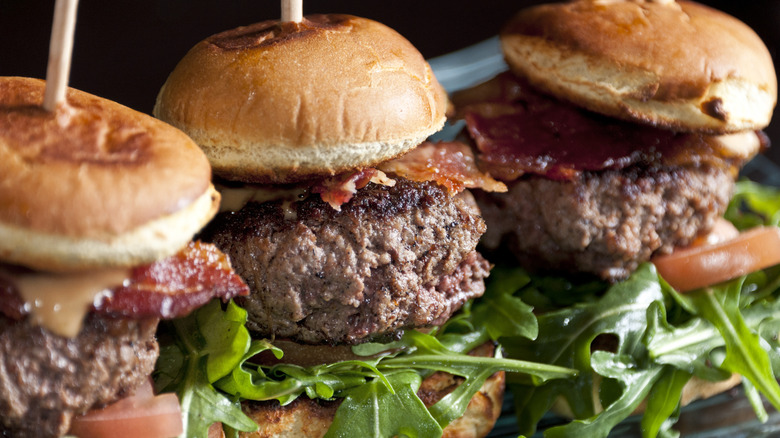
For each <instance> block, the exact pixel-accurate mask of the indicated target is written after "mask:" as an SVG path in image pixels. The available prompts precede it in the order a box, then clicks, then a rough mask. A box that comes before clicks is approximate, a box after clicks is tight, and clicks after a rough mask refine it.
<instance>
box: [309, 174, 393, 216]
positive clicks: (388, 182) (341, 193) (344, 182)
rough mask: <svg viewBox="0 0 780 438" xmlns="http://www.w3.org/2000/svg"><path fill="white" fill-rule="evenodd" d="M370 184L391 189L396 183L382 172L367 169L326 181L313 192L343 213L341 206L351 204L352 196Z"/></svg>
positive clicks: (317, 185) (320, 183)
mask: <svg viewBox="0 0 780 438" xmlns="http://www.w3.org/2000/svg"><path fill="white" fill-rule="evenodd" d="M369 182H373V183H375V184H381V185H385V186H389V187H392V186H394V185H395V181H394V180H392V179H390V178H388V177H387V175H385V173H384V172H382V171H381V170H378V169H374V168H367V169H363V170H359V171H357V172H350V173H343V174H340V175H336V176H334V177H332V178H327V179H324V180H322V181H320V182H319V183H317V184H315V185H314V186H313V187H312V189H311V191H312V192H313V193H318V194H319V195H320V197H321V198H322V200H323V201H325V202H327V203H328V204H330V206H331V207H333V208H334V209H335V210H338V211H341V206H342V205H343V204H346V203H347V202H349V200H350V199H352V196H354V195H355V193H357V191H358V190H360V189H362V188H363V187H365V186H367V185H368V183H369Z"/></svg>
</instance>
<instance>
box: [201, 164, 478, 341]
mask: <svg viewBox="0 0 780 438" xmlns="http://www.w3.org/2000/svg"><path fill="white" fill-rule="evenodd" d="M397 181H398V183H397V184H396V185H395V186H394V187H386V186H382V185H376V184H369V185H368V186H366V187H365V188H363V189H361V190H359V191H358V192H357V194H356V195H355V197H354V198H353V199H352V200H351V201H350V202H349V203H347V204H344V205H343V206H342V208H341V211H336V210H334V209H333V208H332V207H330V206H329V205H327V204H325V203H324V202H322V200H321V199H320V198H319V196H309V197H308V198H306V199H305V200H303V201H300V202H296V203H293V204H290V205H288V206H287V207H288V208H287V209H286V213H287V216H285V209H284V208H283V206H282V204H281V202H271V203H265V204H258V203H250V204H248V205H247V206H245V207H244V208H243V209H242V210H241V211H239V212H236V213H223V214H221V215H220V216H218V217H217V219H216V220H215V221H214V222H213V223H212V225H211V226H210V227H209V228H208V229H207V231H206V232H205V233H204V235H203V238H205V239H207V240H211V241H213V242H214V243H215V244H216V245H217V246H218V247H219V248H220V249H221V250H222V251H224V252H225V253H227V254H228V255H229V257H230V259H231V262H232V264H233V267H234V268H235V269H236V272H238V273H239V274H240V275H241V276H242V277H243V278H244V279H245V280H246V282H247V283H248V284H249V286H250V288H251V289H252V293H251V294H250V296H249V297H246V298H241V299H240V300H239V302H240V304H241V305H242V306H244V307H245V308H246V309H247V310H248V311H249V313H250V317H249V318H250V321H249V327H250V329H252V330H254V331H256V332H258V333H259V334H261V335H263V336H275V337H284V338H289V339H291V340H293V341H296V342H303V343H312V344H316V343H329V344H336V343H348V344H355V343H360V342H365V341H367V340H369V339H374V338H377V337H392V336H395V335H398V334H399V333H400V332H401V331H402V330H403V329H404V328H409V327H420V326H427V325H432V324H437V323H441V322H443V321H444V320H446V319H447V318H448V317H449V316H450V315H451V314H452V313H453V312H454V311H456V310H458V309H459V308H460V307H461V305H462V304H463V303H464V302H465V301H467V300H468V299H471V298H474V297H477V296H480V295H481V294H482V293H483V291H484V284H483V279H484V278H485V277H487V275H488V269H489V265H488V263H487V262H486V261H485V260H484V259H483V258H482V257H481V256H480V255H479V254H477V253H476V252H475V251H474V250H475V248H476V245H477V242H478V240H479V238H480V236H481V235H482V233H483V232H484V231H485V225H484V221H483V220H482V218H481V217H480V215H479V211H478V209H477V208H476V205H475V204H474V202H473V199H472V198H471V195H470V194H468V193H464V194H462V195H460V196H458V197H454V198H450V197H449V196H447V194H446V192H445V191H444V189H442V188H440V187H439V186H436V185H435V184H432V183H413V182H410V181H407V180H404V179H401V178H398V179H397ZM291 213H292V214H291Z"/></svg>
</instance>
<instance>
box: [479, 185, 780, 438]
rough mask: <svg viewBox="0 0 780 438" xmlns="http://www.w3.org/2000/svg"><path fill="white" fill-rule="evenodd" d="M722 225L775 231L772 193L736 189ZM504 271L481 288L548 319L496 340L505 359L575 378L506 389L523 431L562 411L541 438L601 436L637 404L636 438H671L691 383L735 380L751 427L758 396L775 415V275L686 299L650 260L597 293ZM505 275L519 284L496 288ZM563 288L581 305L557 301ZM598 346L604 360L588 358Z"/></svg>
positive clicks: (779, 216)
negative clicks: (749, 407) (565, 416)
mask: <svg viewBox="0 0 780 438" xmlns="http://www.w3.org/2000/svg"><path fill="white" fill-rule="evenodd" d="M726 217H727V218H728V219H729V220H731V221H732V222H734V223H735V224H736V225H737V227H738V228H740V229H745V228H749V227H752V226H756V225H764V224H767V225H776V224H778V222H779V221H780V190H777V189H774V188H767V187H763V186H760V185H757V184H754V183H750V182H740V183H738V185H737V190H736V196H735V197H734V200H733V202H732V204H731V205H730V207H729V209H728V212H727V215H726ZM512 269H513V272H511V273H509V274H506V275H504V276H503V277H499V276H496V277H493V278H491V283H490V284H489V289H501V290H507V289H511V288H515V291H514V293H512V294H511V296H505V297H504V299H508V298H512V297H514V298H520V299H522V300H523V301H525V302H528V303H533V304H534V305H535V306H537V308H544V309H545V313H543V314H540V315H538V316H537V319H538V324H539V333H538V336H536V337H535V338H530V337H527V336H526V337H506V336H504V337H501V338H500V341H501V342H502V344H503V345H504V347H505V351H506V354H507V356H508V357H511V358H516V359H521V360H533V361H537V362H542V363H548V364H554V365H558V366H563V367H568V368H573V369H576V370H577V371H578V374H577V375H576V376H574V377H572V378H570V379H568V380H551V381H549V382H547V383H545V384H543V385H528V384H527V382H522V381H517V379H513V380H512V381H511V389H512V390H513V392H514V395H515V405H516V409H517V415H518V424H519V427H520V433H522V434H524V435H526V436H530V435H531V434H533V433H534V431H535V429H536V425H537V424H538V422H539V420H540V419H541V418H542V416H543V415H545V413H546V412H547V411H548V410H549V409H550V408H551V407H553V406H558V407H560V406H561V405H562V404H563V405H565V408H564V410H568V411H570V415H571V416H572V418H573V420H572V421H571V422H569V423H566V424H564V425H560V426H556V427H551V428H549V429H547V430H545V431H544V435H545V437H581V436H588V437H606V436H607V435H608V434H609V432H610V430H612V429H613V428H614V427H615V426H616V425H617V424H618V423H620V422H621V421H623V420H624V419H625V418H627V417H628V416H630V415H632V413H633V412H634V410H635V409H636V408H637V407H638V406H640V404H641V403H642V402H644V403H645V405H644V409H645V410H644V414H643V417H642V420H641V429H642V434H643V436H644V437H655V436H674V435H675V433H674V432H673V431H671V430H670V427H671V426H672V425H673V423H674V421H675V420H676V418H677V416H678V415H679V412H680V406H679V400H680V397H681V392H682V388H683V386H684V385H685V384H686V383H687V382H688V381H689V380H690V379H691V378H692V377H694V376H695V377H697V378H700V379H705V380H710V381H718V380H724V379H727V378H729V377H730V376H731V375H732V373H738V374H740V375H742V376H743V378H744V382H745V391H746V394H747V395H748V398H749V399H750V400H751V403H752V404H753V406H754V408H755V409H756V414H757V417H758V418H759V419H766V418H767V415H766V412H765V411H764V408H763V406H762V404H761V401H760V397H759V394H761V395H763V396H764V397H766V398H767V399H768V400H769V401H770V402H771V403H772V404H773V405H774V406H775V408H777V409H780V386H778V384H777V377H778V376H780V374H778V373H779V372H780V343H779V342H778V333H780V300H779V299H778V298H780V267H774V268H770V269H766V270H763V271H762V272H758V273H754V274H751V275H748V276H746V277H743V278H740V279H737V280H733V281H730V282H727V283H724V284H721V285H716V286H712V287H708V288H704V289H700V290H696V291H692V292H688V293H686V294H684V295H683V294H679V293H677V292H676V291H674V290H673V289H672V288H671V287H669V285H668V284H667V283H666V282H665V281H664V280H663V279H662V278H660V277H659V276H658V274H657V273H656V271H655V269H654V267H653V266H652V265H651V264H649V263H648V264H644V265H642V266H641V267H640V268H639V269H638V270H637V271H636V272H635V273H634V274H633V275H632V276H631V277H630V278H629V279H628V280H627V281H624V282H622V283H618V284H615V285H613V286H612V287H610V288H608V289H607V290H605V291H600V290H599V289H598V287H594V286H593V285H592V284H584V285H576V284H570V283H567V282H566V281H565V280H562V279H557V280H555V279H551V278H535V277H533V276H528V274H526V273H525V272H523V271H522V270H520V269H517V268H512ZM507 278H508V279H512V278H514V279H517V278H526V279H527V281H525V280H524V281H521V282H518V281H514V282H509V281H507V282H506V283H505V284H500V285H498V284H495V282H496V281H506V280H504V279H507ZM570 291H576V292H577V302H575V303H572V302H571V298H570V297H571V295H569V298H567V297H565V296H566V294H567V293H568V292H570ZM486 295H487V293H486ZM505 295H509V294H505ZM605 340H606V342H605ZM594 341H595V343H594ZM599 343H600V344H602V346H601V347H599V349H601V351H593V350H594V348H593V347H594V346H595V345H597V344H599Z"/></svg>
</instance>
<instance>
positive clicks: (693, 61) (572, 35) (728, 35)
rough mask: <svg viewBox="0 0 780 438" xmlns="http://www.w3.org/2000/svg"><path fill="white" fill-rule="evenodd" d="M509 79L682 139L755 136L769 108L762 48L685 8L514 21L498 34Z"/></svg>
mask: <svg viewBox="0 0 780 438" xmlns="http://www.w3.org/2000/svg"><path fill="white" fill-rule="evenodd" d="M501 42H502V47H503V50H504V54H505V57H506V59H507V62H508V63H509V65H510V67H511V69H512V70H513V71H514V72H515V73H516V74H518V75H519V76H521V77H524V78H526V79H527V80H529V81H530V82H531V83H532V84H533V85H534V86H536V87H538V88H540V89H542V90H544V91H546V92H548V93H551V94H553V95H555V96H557V97H559V98H562V99H565V100H569V101H572V102H574V103H576V104H578V105H582V106H584V107H586V108H588V109H590V110H592V111H597V112H600V113H603V114H607V115H611V116H614V117H620V118H624V119H628V120H635V121H640V122H645V123H649V124H653V125H656V126H659V127H666V128H671V129H675V130H681V131H702V132H711V133H726V132H736V131H741V130H746V129H762V128H764V127H766V126H767V125H768V124H769V121H770V118H771V115H772V110H773V109H774V106H775V104H776V102H777V76H776V74H775V70H774V67H773V64H772V58H771V55H770V54H769V51H768V50H767V48H766V46H765V45H764V43H763V42H762V41H761V39H760V38H759V37H758V35H756V34H755V32H753V30H752V29H750V28H749V27H748V26H747V25H746V24H744V23H742V22H741V21H739V20H737V19H735V18H733V17H731V16H729V15H727V14H725V13H722V12H720V11H716V10H714V9H711V8H709V7H706V6H703V5H700V4H697V3H693V2H687V1H677V2H674V1H663V2H662V1H627V0H626V1H596V0H578V1H573V2H568V3H556V4H549V5H540V6H536V7H532V8H528V9H524V10H522V11H520V13H518V14H517V15H516V16H515V17H514V18H513V19H512V20H510V21H509V22H508V23H507V25H506V26H505V27H504V29H503V30H502V32H501Z"/></svg>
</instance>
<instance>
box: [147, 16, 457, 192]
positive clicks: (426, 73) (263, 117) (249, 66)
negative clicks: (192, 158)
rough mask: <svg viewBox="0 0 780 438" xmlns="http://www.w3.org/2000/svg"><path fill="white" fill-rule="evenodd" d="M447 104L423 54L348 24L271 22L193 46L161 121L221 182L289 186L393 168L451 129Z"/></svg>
mask: <svg viewBox="0 0 780 438" xmlns="http://www.w3.org/2000/svg"><path fill="white" fill-rule="evenodd" d="M446 105H447V96H446V93H445V91H444V89H443V88H442V87H441V85H440V84H439V83H438V82H437V81H436V78H435V77H434V76H433V72H432V71H431V69H430V66H429V65H428V63H427V62H425V60H424V59H423V57H422V55H421V54H420V53H419V52H418V51H417V49H415V48H414V46H412V44H411V43H409V41H407V40H406V39H404V38H403V37H402V36H401V35H399V34H398V33H397V32H395V31H394V30H392V29H390V28H388V27H387V26H384V25H382V24H380V23H377V22H375V21H372V20H368V19H365V18H359V17H353V16H349V15H313V16H308V17H306V18H304V19H303V21H302V22H301V23H292V22H288V23H279V22H278V21H265V22H262V23H257V24H253V25H251V26H247V27H241V28H238V29H234V30H230V31H227V32H223V33H220V34H217V35H214V36H211V37H209V38H207V39H206V40H204V41H201V42H200V43H198V44H197V45H196V46H195V47H194V48H192V49H191V50H190V51H189V53H187V55H186V56H185V57H184V58H183V59H182V60H181V61H180V62H179V64H178V65H177V66H176V68H175V69H174V71H173V72H172V73H171V74H170V76H169V77H168V80H167V81H166V82H165V84H164V85H163V87H162V89H161V90H160V93H159V95H158V97H157V102H156V105H155V108H154V115H155V116H156V117H159V118H160V119H162V120H164V121H166V122H168V123H171V124H172V125H174V126H176V127H178V128H180V129H181V130H183V131H184V132H186V133H187V134H189V135H190V137H192V139H193V140H195V142H196V143H198V144H199V145H200V146H201V147H202V148H203V149H204V151H205V152H206V154H207V155H208V157H209V159H210V160H211V163H212V166H213V169H214V173H215V174H216V175H218V176H221V177H223V178H226V179H231V180H240V181H245V182H264V183H283V182H295V181H302V180H305V179H309V178H312V177H315V176H323V175H333V174H335V173H338V172H343V171H345V170H349V169H353V168H357V167H366V166H371V165H373V164H376V163H379V162H382V161H386V160H388V159H391V158H394V157H396V156H398V155H401V154H403V153H404V152H407V151H409V150H410V149H412V148H414V147H415V146H417V145H418V144H419V143H420V142H421V141H422V140H424V139H425V138H426V137H427V136H429V135H431V134H433V133H435V132H436V131H438V130H439V129H441V127H442V126H443V124H444V121H445V114H444V112H445V109H446Z"/></svg>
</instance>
